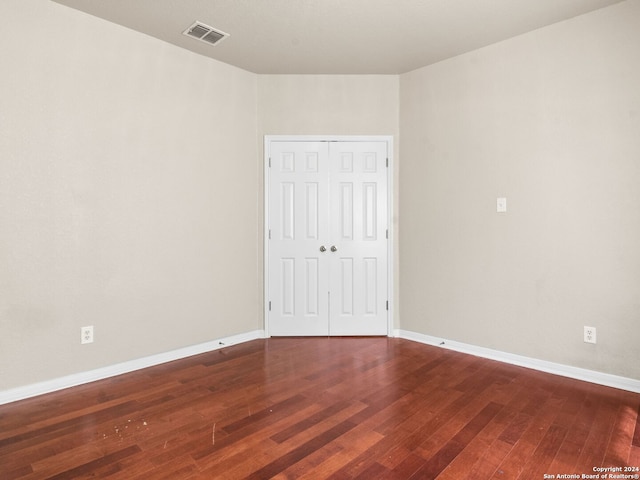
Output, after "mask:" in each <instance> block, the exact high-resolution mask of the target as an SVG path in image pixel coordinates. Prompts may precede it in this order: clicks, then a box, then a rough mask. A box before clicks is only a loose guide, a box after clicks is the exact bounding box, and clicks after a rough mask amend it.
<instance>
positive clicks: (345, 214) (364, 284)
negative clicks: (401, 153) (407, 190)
mask: <svg viewBox="0 0 640 480" xmlns="http://www.w3.org/2000/svg"><path fill="white" fill-rule="evenodd" d="M329 145H330V151H329V161H330V162H331V163H330V167H329V178H330V189H329V198H330V227H329V235H330V239H331V246H330V252H331V265H330V269H329V273H330V277H329V288H330V311H329V324H330V326H329V331H330V333H331V335H386V334H387V331H388V321H387V318H388V317H387V268H388V261H387V256H388V253H387V251H388V250H387V166H386V161H387V143H386V142H332V143H330V144H329Z"/></svg>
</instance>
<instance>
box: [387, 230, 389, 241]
mask: <svg viewBox="0 0 640 480" xmlns="http://www.w3.org/2000/svg"><path fill="white" fill-rule="evenodd" d="M387 240H389V229H388V228H387Z"/></svg>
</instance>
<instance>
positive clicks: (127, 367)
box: [0, 330, 265, 405]
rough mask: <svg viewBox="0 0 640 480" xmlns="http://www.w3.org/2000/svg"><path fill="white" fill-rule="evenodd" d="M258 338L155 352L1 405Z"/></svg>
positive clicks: (15, 392) (0, 400)
mask: <svg viewBox="0 0 640 480" xmlns="http://www.w3.org/2000/svg"><path fill="white" fill-rule="evenodd" d="M258 338H265V332H264V330H254V331H253V332H247V333H241V334H239V335H232V336H230V337H225V338H219V339H217V340H212V341H210V342H206V343H201V344H198V345H192V346H190V347H184V348H179V349H177V350H172V351H170V352H164V353H158V354H156V355H151V356H149V357H144V358H138V359H136V360H130V361H128V362H123V363H118V364H116V365H110V366H108V367H103V368H98V369H96V370H90V371H88V372H81V373H75V374H73V375H67V376H66V377H60V378H55V379H53V380H47V381H44V382H39V383H34V384H31V385H25V386H24V387H17V388H12V389H9V390H4V391H0V405H4V404H5V403H10V402H15V401H17V400H24V399H25V398H30V397H35V396H37V395H42V394H44V393H51V392H55V391H57V390H62V389H65V388H69V387H75V386H76V385H82V384H85V383H90V382H95V381H96V380H103V379H105V378H109V377H115V376H116V375H122V374H123V373H129V372H133V371H135V370H140V369H142V368H147V367H152V366H154V365H160V364H161V363H166V362H171V361H173V360H179V359H181V358H186V357H190V356H192V355H198V354H200V353H206V352H211V351H213V350H218V349H220V348H224V347H228V346H230V345H236V344H238V343H244V342H249V341H251V340H256V339H258Z"/></svg>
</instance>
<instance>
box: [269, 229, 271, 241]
mask: <svg viewBox="0 0 640 480" xmlns="http://www.w3.org/2000/svg"><path fill="white" fill-rule="evenodd" d="M269 240H271V229H269Z"/></svg>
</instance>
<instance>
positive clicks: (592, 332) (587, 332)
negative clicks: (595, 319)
mask: <svg viewBox="0 0 640 480" xmlns="http://www.w3.org/2000/svg"><path fill="white" fill-rule="evenodd" d="M584 341H585V343H596V327H584Z"/></svg>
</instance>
